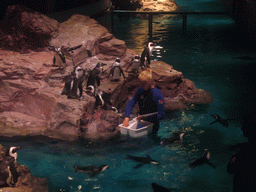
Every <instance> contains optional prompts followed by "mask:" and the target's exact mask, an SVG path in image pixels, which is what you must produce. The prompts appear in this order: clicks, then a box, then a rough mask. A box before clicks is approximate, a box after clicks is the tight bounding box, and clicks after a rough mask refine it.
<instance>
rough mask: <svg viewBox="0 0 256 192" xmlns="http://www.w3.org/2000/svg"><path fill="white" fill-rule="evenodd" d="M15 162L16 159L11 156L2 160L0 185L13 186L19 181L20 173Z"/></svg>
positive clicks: (0, 164)
mask: <svg viewBox="0 0 256 192" xmlns="http://www.w3.org/2000/svg"><path fill="white" fill-rule="evenodd" d="M15 164H16V163H15V159H14V157H11V156H6V157H5V158H4V159H3V160H2V161H0V186H6V185H7V186H10V187H13V186H14V185H15V184H16V183H17V181H18V176H19V175H18V172H17V170H16V167H15Z"/></svg>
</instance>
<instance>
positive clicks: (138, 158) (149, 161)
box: [127, 155, 159, 168]
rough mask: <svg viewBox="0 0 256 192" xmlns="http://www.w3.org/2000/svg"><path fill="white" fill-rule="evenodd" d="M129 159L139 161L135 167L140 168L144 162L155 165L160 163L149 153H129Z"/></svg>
mask: <svg viewBox="0 0 256 192" xmlns="http://www.w3.org/2000/svg"><path fill="white" fill-rule="evenodd" d="M127 159H131V160H133V161H136V162H139V164H138V165H137V166H135V167H134V168H139V167H141V166H142V165H144V164H155V165H158V164H159V163H158V162H157V161H156V160H153V159H151V157H150V156H149V155H147V156H146V157H137V156H132V155H127Z"/></svg>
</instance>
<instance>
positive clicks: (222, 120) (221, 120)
mask: <svg viewBox="0 0 256 192" xmlns="http://www.w3.org/2000/svg"><path fill="white" fill-rule="evenodd" d="M211 116H212V117H214V118H215V121H213V122H212V123H211V124H210V125H212V124H214V123H217V122H218V123H220V124H221V125H223V126H224V127H228V126H229V123H228V121H229V120H232V119H223V118H222V117H220V116H219V115H216V114H214V115H211Z"/></svg>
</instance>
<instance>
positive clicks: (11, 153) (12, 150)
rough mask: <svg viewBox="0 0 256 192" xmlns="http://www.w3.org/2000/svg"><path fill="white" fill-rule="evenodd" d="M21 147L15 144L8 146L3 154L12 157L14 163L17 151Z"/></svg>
mask: <svg viewBox="0 0 256 192" xmlns="http://www.w3.org/2000/svg"><path fill="white" fill-rule="evenodd" d="M20 148H21V147H16V146H10V147H8V148H7V150H6V153H5V156H6V157H13V158H14V161H15V163H17V158H18V154H17V151H18V150H19V149H20Z"/></svg>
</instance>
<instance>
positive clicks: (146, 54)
mask: <svg viewBox="0 0 256 192" xmlns="http://www.w3.org/2000/svg"><path fill="white" fill-rule="evenodd" d="M153 48H154V43H152V42H149V43H148V44H147V47H145V49H144V50H143V52H142V54H141V59H140V62H141V64H140V65H141V66H146V65H145V58H147V67H149V65H150V57H151V55H152V51H153Z"/></svg>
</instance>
